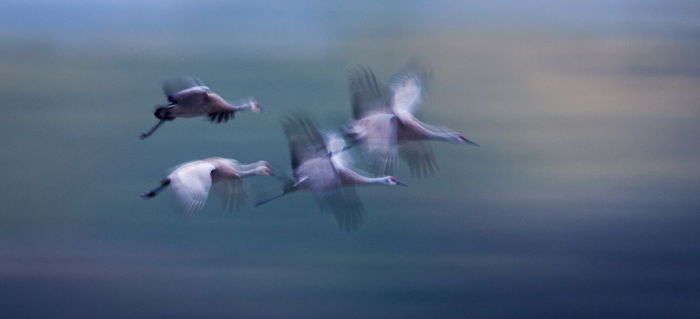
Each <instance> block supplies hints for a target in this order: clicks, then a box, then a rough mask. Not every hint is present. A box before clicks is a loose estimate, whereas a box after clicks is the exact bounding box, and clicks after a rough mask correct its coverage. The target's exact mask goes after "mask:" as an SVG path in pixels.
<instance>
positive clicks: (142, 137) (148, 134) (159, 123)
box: [141, 119, 167, 139]
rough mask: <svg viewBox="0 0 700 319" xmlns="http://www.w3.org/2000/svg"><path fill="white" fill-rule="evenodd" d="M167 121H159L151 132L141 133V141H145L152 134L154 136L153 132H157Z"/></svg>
mask: <svg viewBox="0 0 700 319" xmlns="http://www.w3.org/2000/svg"><path fill="white" fill-rule="evenodd" d="M165 121H167V120H166V119H162V120H160V121H158V123H156V125H154V126H153V127H152V128H151V129H150V130H148V131H147V132H143V133H141V139H145V138H147V137H149V136H151V134H153V132H155V131H156V130H157V129H158V128H159V127H160V126H161V125H163V123H165Z"/></svg>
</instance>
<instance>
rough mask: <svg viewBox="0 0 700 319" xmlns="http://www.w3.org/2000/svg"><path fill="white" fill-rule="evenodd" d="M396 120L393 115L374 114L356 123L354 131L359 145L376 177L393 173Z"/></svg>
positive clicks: (396, 140) (396, 139) (396, 141)
mask: <svg viewBox="0 0 700 319" xmlns="http://www.w3.org/2000/svg"><path fill="white" fill-rule="evenodd" d="M397 128H398V119H397V117H396V116H395V115H393V114H388V113H383V114H374V115H371V116H369V117H366V118H364V119H362V121H358V122H357V123H356V124H355V131H356V132H360V134H358V136H361V138H360V143H361V146H362V150H363V151H364V154H365V157H366V159H367V161H368V162H369V163H370V165H371V166H372V168H373V173H374V174H376V175H388V174H391V173H392V172H393V168H394V166H395V163H396V145H397V143H398V136H397Z"/></svg>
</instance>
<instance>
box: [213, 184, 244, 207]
mask: <svg viewBox="0 0 700 319" xmlns="http://www.w3.org/2000/svg"><path fill="white" fill-rule="evenodd" d="M213 190H214V194H216V195H218V196H219V197H221V200H222V201H223V203H224V209H226V210H228V211H233V210H238V209H240V208H241V207H242V206H243V204H245V201H246V198H247V194H246V191H245V187H244V185H243V181H242V180H240V179H227V180H224V181H220V182H218V183H216V184H214V187H213Z"/></svg>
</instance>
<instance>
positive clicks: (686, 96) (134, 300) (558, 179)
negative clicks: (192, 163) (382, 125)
mask: <svg viewBox="0 0 700 319" xmlns="http://www.w3.org/2000/svg"><path fill="white" fill-rule="evenodd" d="M699 17H700V3H698V2H697V1H690V0H688V1H683V0H681V1H644V0H642V1H631V0H630V1H618V0H613V1H602V0H594V1H554V0H542V1H527V2H525V1H498V2H492V1H485V0H476V1H448V0H438V1H435V0H433V1H422V0H410V1H369V0H360V1H349V2H348V1H345V2H334V1H321V0H308V1H281V0H279V1H250V2H247V1H215V0H212V1H135V0H127V1H83V0H75V1H70V0H40V1H20V0H5V1H2V2H0V81H1V82H0V97H2V111H3V116H2V117H0V130H2V134H0V136H2V138H1V140H2V145H3V148H4V149H5V151H4V152H3V155H2V156H1V157H0V161H1V162H0V163H1V164H2V166H1V167H2V169H1V171H0V172H1V173H2V178H1V179H0V183H2V184H0V185H1V187H2V190H3V191H2V192H0V201H1V202H2V203H3V209H2V212H1V213H0V314H1V315H2V317H4V318H13V317H16V318H20V317H21V318H32V317H35V318H46V317H53V318H58V317H65V318H75V317H103V318H107V317H114V318H124V317H132V318H135V317H153V316H161V317H183V318H185V317H200V318H204V317H208V318H211V317H221V318H223V317H226V318H231V317H237V318H358V317H363V318H386V317H402V318H513V317H517V318H541V317H563V318H592V317H595V318H600V317H603V318H640V317H641V318H652V317H657V318H662V317H663V318H691V317H696V316H697V315H698V313H700V272H699V271H698V270H699V269H700V245H698V243H699V241H700V232H698V227H699V226H700V215H699V213H700V196H699V195H700V148H698V140H699V138H700V91H699V90H698V89H699V88H700V59H699V57H700V19H699ZM414 59H417V60H419V61H421V62H422V63H423V64H425V65H428V66H429V67H431V69H432V73H433V77H432V78H433V81H432V83H431V87H430V95H429V96H428V97H427V100H426V103H425V105H424V107H423V109H422V111H421V115H420V116H421V118H422V119H424V120H425V121H427V122H429V123H432V124H439V125H445V126H449V127H451V128H454V129H456V130H458V131H460V132H462V133H464V135H465V136H466V137H468V138H470V139H473V140H474V141H476V142H478V143H480V144H481V145H482V147H481V148H473V147H463V146H459V145H450V144H444V143H443V144H438V143H435V144H434V149H435V152H436V154H437V159H438V164H439V165H440V171H438V172H437V173H436V174H435V175H434V176H433V177H432V178H430V179H424V180H418V179H413V178H411V177H410V174H409V171H408V170H407V169H406V167H402V168H401V169H400V170H399V172H398V173H397V175H398V176H399V177H400V178H402V179H403V180H405V181H406V182H407V183H408V184H410V187H409V188H407V189H403V188H401V189H398V188H388V187H386V188H382V187H372V188H363V189H361V190H359V193H360V196H361V197H362V198H363V202H364V205H365V207H366V209H367V211H368V216H367V220H366V223H365V225H364V226H362V227H361V228H360V229H359V230H358V231H357V232H353V233H345V232H342V231H340V230H339V229H338V228H337V227H336V225H335V221H334V220H333V219H332V218H331V216H327V215H322V214H321V213H320V212H319V209H318V207H317V206H316V204H315V203H314V201H313V200H312V197H311V196H309V195H308V194H295V195H292V196H289V197H287V198H284V199H280V200H278V201H275V202H272V203H270V204H268V205H266V206H261V207H259V208H256V209H254V208H252V207H250V205H249V206H248V207H247V208H245V209H244V210H242V211H239V212H236V213H233V214H229V213H226V212H223V211H222V209H221V205H220V203H219V202H217V201H216V198H211V199H210V200H209V202H208V203H207V206H206V207H205V209H204V210H203V211H201V212H199V213H198V214H197V215H196V216H194V218H192V219H191V220H189V221H186V220H184V219H183V218H181V217H180V216H179V215H178V211H177V207H176V206H174V205H172V204H171V203H170V202H171V201H170V200H169V199H170V198H168V197H167V196H159V197H158V198H155V199H153V200H150V201H144V200H142V199H140V198H139V197H138V196H137V194H139V193H140V192H142V191H145V190H147V189H150V188H152V187H154V186H156V184H157V182H158V181H159V180H160V179H161V178H162V177H163V176H164V174H165V173H166V171H167V169H168V168H170V167H173V166H175V165H177V164H178V163H181V162H185V161H189V160H193V159H199V158H203V157H208V156H215V155H219V156H226V157H233V158H236V159H239V160H241V161H255V160H261V159H265V160H268V161H270V162H271V163H272V164H273V166H275V167H276V168H277V169H278V170H280V171H284V170H287V169H288V168H289V157H288V151H287V145H286V140H285V137H284V135H283V134H282V130H281V128H280V122H279V120H280V118H282V117H283V116H284V115H286V114H288V113H289V112H291V111H296V110H306V111H307V112H310V113H313V115H314V117H315V118H316V119H317V120H318V121H319V122H320V123H323V124H324V125H325V126H326V127H334V126H338V125H342V124H343V123H345V122H346V121H347V120H348V119H349V117H350V114H351V113H350V104H349V98H348V92H347V78H346V74H347V73H346V72H347V70H348V69H350V68H352V67H355V66H357V65H367V66H370V67H372V68H373V69H374V70H375V72H376V73H377V75H378V76H379V77H380V78H382V79H387V78H388V77H389V76H390V75H391V74H392V73H393V72H395V71H397V70H399V69H400V68H401V67H402V66H403V65H404V63H406V62H408V61H410V60H414ZM177 75H194V76H198V77H200V78H201V79H203V80H204V81H205V82H206V83H207V84H208V85H209V86H210V87H211V88H212V89H213V90H215V91H217V92H219V93H220V94H221V95H223V96H224V97H227V98H229V99H234V100H235V99H237V98H242V97H246V96H255V97H256V98H257V99H258V100H259V101H260V103H261V104H262V105H263V106H264V107H266V108H267V110H268V111H269V112H267V113H263V114H250V113H246V114H240V115H239V116H237V118H236V119H235V120H234V121H233V122H230V123H228V124H224V125H212V124H209V123H208V122H206V121H204V120H202V119H189V120H177V121H175V122H172V123H168V124H166V125H165V126H164V127H163V128H161V130H160V131H158V132H157V133H156V134H155V135H154V136H153V137H151V138H149V139H147V140H145V141H140V140H139V139H138V135H139V133H140V132H141V131H143V130H145V129H146V128H147V127H149V126H150V125H152V124H153V123H154V122H155V119H154V118H153V116H152V114H151V112H152V110H153V106H154V105H155V104H159V103H162V102H163V101H164V99H163V97H162V93H161V91H160V87H159V85H160V83H161V81H162V80H164V79H167V78H169V77H172V76H177ZM250 181H251V182H252V185H254V186H255V185H261V187H262V186H265V183H266V180H265V178H263V177H256V178H253V179H251V180H250ZM164 195H165V194H164Z"/></svg>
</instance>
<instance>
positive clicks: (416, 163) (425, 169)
mask: <svg viewBox="0 0 700 319" xmlns="http://www.w3.org/2000/svg"><path fill="white" fill-rule="evenodd" d="M399 156H401V159H403V160H404V162H406V164H407V165H408V168H409V169H410V170H411V175H413V176H417V177H419V178H420V177H428V176H430V175H432V174H433V173H434V172H435V171H436V170H437V169H438V165H437V162H436V161H435V154H434V153H433V148H432V146H430V144H428V143H425V142H420V141H414V142H409V143H406V144H403V145H401V146H400V147H399Z"/></svg>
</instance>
